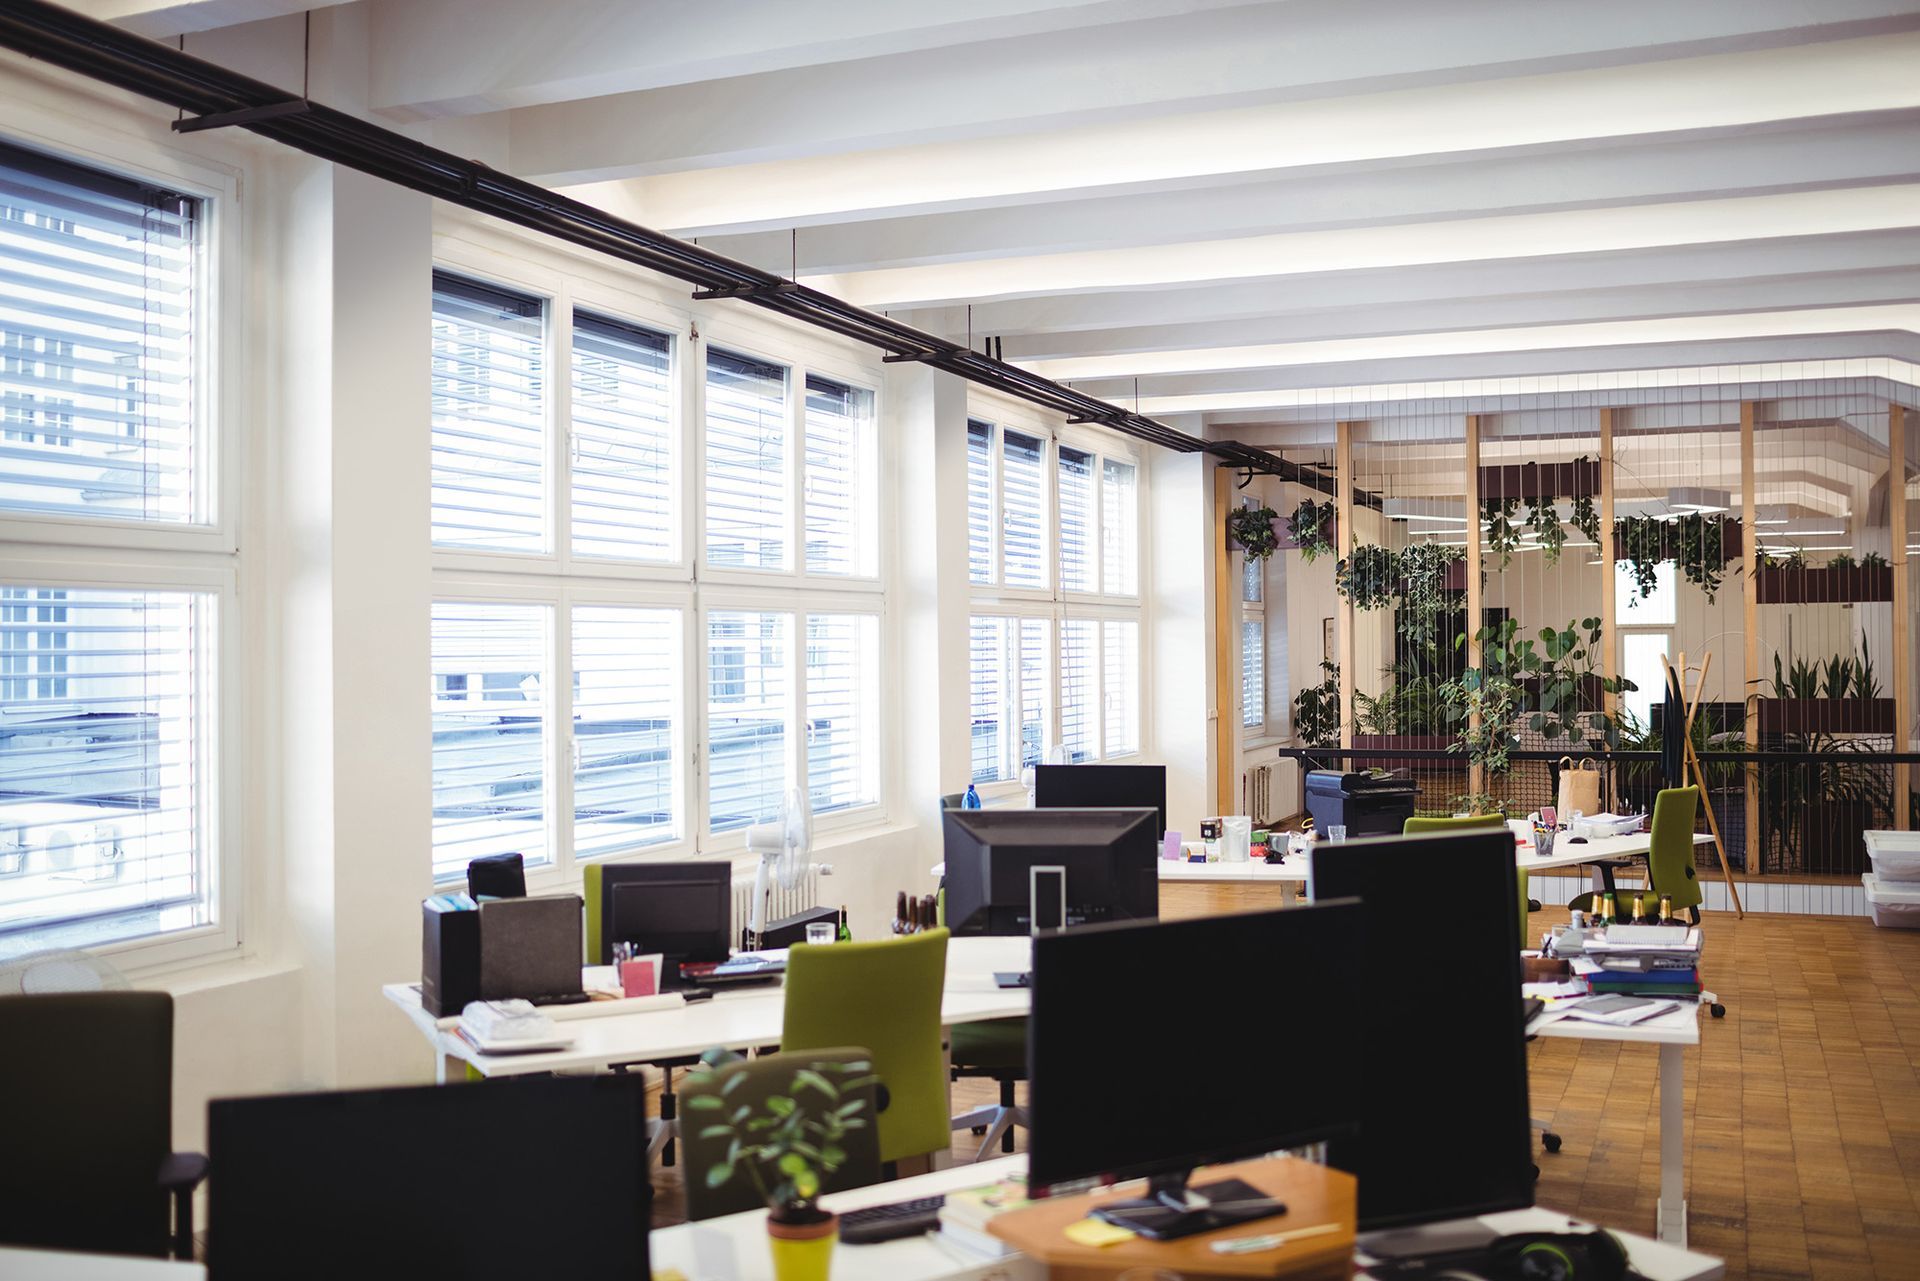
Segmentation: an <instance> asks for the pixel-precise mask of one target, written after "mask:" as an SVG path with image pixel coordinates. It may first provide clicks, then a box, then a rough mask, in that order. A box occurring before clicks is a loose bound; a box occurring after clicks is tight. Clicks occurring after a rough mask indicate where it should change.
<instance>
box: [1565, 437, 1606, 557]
mask: <svg viewBox="0 0 1920 1281" xmlns="http://www.w3.org/2000/svg"><path fill="white" fill-rule="evenodd" d="M1574 461H1576V462H1585V461H1586V460H1585V459H1584V458H1579V459H1575V460H1574ZM1569 514H1570V516H1571V518H1572V521H1573V527H1574V528H1575V529H1577V530H1579V531H1580V534H1581V537H1583V538H1585V539H1586V540H1587V541H1588V542H1590V543H1592V544H1593V545H1594V546H1595V547H1598V546H1599V545H1600V513H1599V512H1597V511H1595V510H1594V507H1593V499H1592V498H1591V497H1589V496H1588V495H1586V494H1579V495H1576V496H1575V497H1574V499H1573V510H1572V512H1571V513H1569Z"/></svg>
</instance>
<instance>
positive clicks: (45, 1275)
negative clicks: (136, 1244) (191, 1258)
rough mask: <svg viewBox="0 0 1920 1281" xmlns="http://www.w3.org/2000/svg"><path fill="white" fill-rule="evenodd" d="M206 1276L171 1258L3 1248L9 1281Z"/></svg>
mask: <svg viewBox="0 0 1920 1281" xmlns="http://www.w3.org/2000/svg"><path fill="white" fill-rule="evenodd" d="M206 1275H207V1270H206V1268H205V1267H204V1266H202V1265H201V1264H198V1263H175V1262H174V1261H173V1260H171V1259H142V1258H137V1257H135V1256H133V1255H127V1254H74V1253H71V1252H69V1251H66V1250H23V1249H21V1248H19V1247H18V1246H11V1245H0V1277H5V1278H6V1279H7V1281H205V1277H206Z"/></svg>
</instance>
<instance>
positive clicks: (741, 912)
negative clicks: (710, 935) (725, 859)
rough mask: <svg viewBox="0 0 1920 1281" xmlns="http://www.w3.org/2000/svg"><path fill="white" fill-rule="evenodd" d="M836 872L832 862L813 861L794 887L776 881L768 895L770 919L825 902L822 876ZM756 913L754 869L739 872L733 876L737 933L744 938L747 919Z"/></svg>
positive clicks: (734, 924) (736, 936)
mask: <svg viewBox="0 0 1920 1281" xmlns="http://www.w3.org/2000/svg"><path fill="white" fill-rule="evenodd" d="M832 875H833V864H831V863H809V864H807V870H806V871H805V872H804V873H803V874H802V875H801V877H800V879H799V880H798V881H796V882H795V883H794V886H793V888H792V889H785V888H783V887H782V886H781V884H780V882H778V881H775V882H774V883H773V890H772V892H771V893H769V894H768V895H767V920H769V921H777V920H779V919H780V918H781V917H783V916H792V915H793V914H794V913H795V912H804V911H806V910H807V909H808V908H810V907H821V906H824V904H823V903H822V901H821V897H820V878H821V877H823V876H832ZM752 917H753V873H752V872H748V873H746V874H744V875H735V876H734V878H733V937H734V938H736V939H738V938H744V937H745V936H746V933H747V922H748V921H749V920H751V919H752Z"/></svg>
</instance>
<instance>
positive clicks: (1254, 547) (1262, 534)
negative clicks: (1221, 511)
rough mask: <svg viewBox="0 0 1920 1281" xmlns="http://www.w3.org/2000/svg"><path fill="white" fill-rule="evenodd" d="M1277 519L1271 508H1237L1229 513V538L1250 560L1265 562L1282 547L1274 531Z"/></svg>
mask: <svg viewBox="0 0 1920 1281" xmlns="http://www.w3.org/2000/svg"><path fill="white" fill-rule="evenodd" d="M1277 519H1279V513H1277V512H1275V511H1274V510H1273V508H1271V507H1236V508H1234V509H1233V510H1232V511H1230V512H1228V513H1227V536H1228V537H1229V538H1231V539H1233V541H1234V542H1236V543H1239V544H1240V546H1241V547H1242V548H1244V549H1245V550H1246V553H1247V559H1248V560H1254V561H1259V560H1265V559H1266V558H1267V557H1269V556H1271V555H1273V550H1274V548H1276V547H1278V546H1279V545H1280V536H1279V535H1278V534H1276V533H1274V531H1273V522H1274V521H1275V520H1277Z"/></svg>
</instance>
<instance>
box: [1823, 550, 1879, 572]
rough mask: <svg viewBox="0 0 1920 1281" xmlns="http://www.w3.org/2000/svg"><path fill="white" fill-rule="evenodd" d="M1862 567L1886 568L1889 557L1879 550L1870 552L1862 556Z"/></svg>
mask: <svg viewBox="0 0 1920 1281" xmlns="http://www.w3.org/2000/svg"><path fill="white" fill-rule="evenodd" d="M1828 568H1832V566H1831V565H1829V566H1828ZM1860 568H1862V569H1885V568H1887V558H1886V557H1885V556H1882V555H1881V554H1880V553H1879V552H1868V553H1867V554H1866V555H1865V556H1862V557H1861V558H1860Z"/></svg>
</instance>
